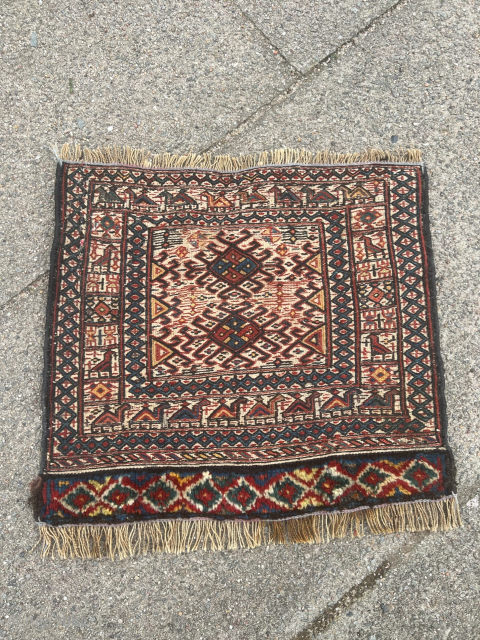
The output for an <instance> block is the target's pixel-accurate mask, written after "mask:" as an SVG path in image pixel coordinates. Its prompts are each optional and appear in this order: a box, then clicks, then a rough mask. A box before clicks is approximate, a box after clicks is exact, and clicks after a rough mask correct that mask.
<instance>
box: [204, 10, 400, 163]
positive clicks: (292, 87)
mask: <svg viewBox="0 0 480 640" xmlns="http://www.w3.org/2000/svg"><path fill="white" fill-rule="evenodd" d="M409 1H410V0H397V2H395V4H393V5H391V6H390V7H388V9H385V11H384V12H383V13H381V14H379V15H378V16H375V17H374V18H372V19H371V20H370V22H368V23H367V24H366V25H365V26H363V27H362V28H361V29H359V30H358V31H357V32H356V33H355V34H354V35H352V36H351V37H350V38H349V39H348V40H345V41H344V42H342V43H341V44H340V45H339V46H338V47H337V48H336V49H335V50H334V51H332V52H330V53H329V54H328V55H326V56H324V57H323V58H322V59H321V60H319V61H318V62H316V63H315V64H314V65H313V66H311V67H310V68H309V69H308V70H307V71H306V72H305V73H301V72H299V71H298V70H297V69H296V67H293V68H294V69H295V70H296V71H297V76H298V74H300V77H297V78H296V79H295V80H294V81H293V82H291V83H290V84H289V85H288V86H287V87H286V88H285V89H282V90H281V91H278V92H277V93H276V94H275V95H274V96H273V97H272V98H271V99H270V100H268V101H267V102H265V103H264V104H262V105H260V106H259V107H258V108H257V109H255V110H254V111H253V112H251V113H250V114H249V115H248V116H246V117H245V118H244V119H243V120H242V121H241V122H240V123H239V124H237V125H236V126H235V127H233V128H232V129H230V131H228V132H227V133H226V134H225V135H224V136H223V137H222V138H220V140H217V141H216V142H212V144H210V145H209V146H208V147H205V148H204V149H203V150H202V152H203V153H207V152H212V151H214V150H216V149H217V148H219V147H221V146H222V145H223V144H225V143H226V142H227V141H228V140H230V139H231V138H233V137H234V136H235V135H238V134H239V133H240V132H241V131H242V130H244V129H245V128H246V127H247V126H248V125H250V124H253V123H254V122H256V121H257V120H259V119H260V118H261V117H262V115H263V114H265V113H267V112H268V111H269V110H270V109H271V108H272V107H274V106H278V105H279V104H281V103H282V102H284V101H285V100H286V99H287V98H288V97H289V96H290V95H291V94H292V93H294V92H295V91H296V90H297V89H298V88H299V87H301V86H302V84H304V83H306V82H307V81H309V80H310V79H311V78H312V77H314V76H315V75H316V74H317V72H319V71H321V69H322V66H323V65H324V64H325V63H327V62H329V61H330V60H335V59H336V58H337V56H338V55H339V54H340V53H341V52H342V51H343V50H344V49H346V48H347V47H348V46H350V45H351V44H352V43H353V42H354V40H355V39H356V38H358V37H359V36H361V35H363V34H365V33H367V32H368V31H370V30H371V29H372V28H373V27H375V26H376V25H377V24H378V23H379V22H380V21H381V20H383V19H385V18H386V17H388V16H389V15H390V14H392V13H394V12H395V11H396V10H397V9H398V8H399V7H401V6H402V5H404V4H407V3H408V2H409ZM236 6H237V5H236ZM239 11H240V12H241V14H242V15H245V14H244V13H243V11H241V10H240V9H239ZM246 19H248V20H249V21H250V22H251V23H252V24H253V25H254V26H255V28H256V29H258V30H259V31H260V32H261V33H262V34H263V31H261V29H259V27H257V26H256V25H255V23H254V22H253V21H252V20H251V19H250V18H249V17H248V16H247V17H246ZM263 35H264V37H265V38H266V39H267V40H268V42H269V43H270V40H269V39H268V37H267V36H266V35H265V34H263ZM270 44H271V43H270ZM272 46H273V45H272ZM277 50H278V49H277ZM282 58H283V59H284V60H286V58H285V56H283V54H282ZM286 61H287V63H288V64H289V65H290V66H293V65H292V64H291V63H290V62H288V60H286Z"/></svg>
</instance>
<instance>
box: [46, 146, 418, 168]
mask: <svg viewBox="0 0 480 640" xmlns="http://www.w3.org/2000/svg"><path fill="white" fill-rule="evenodd" d="M53 153H54V155H55V157H56V159H57V161H58V162H60V163H62V162H83V163H86V164H112V165H128V166H134V167H140V168H146V169H184V168H190V169H211V170H213V171H240V170H245V169H251V168H254V167H261V166H269V165H290V164H354V163H363V162H382V161H384V162H400V163H416V164H417V163H421V161H422V154H421V151H420V150H419V149H403V148H398V149H395V150H386V149H365V150H364V151H360V152H357V153H337V152H335V151H329V150H325V151H308V150H306V149H270V150H268V151H262V152H261V153H253V154H249V155H242V156H231V155H218V156H214V155H212V154H211V153H194V152H192V151H190V152H189V153H185V154H177V153H168V152H165V153H152V152H150V151H148V150H146V149H133V148H131V147H117V146H114V147H98V148H97V149H91V148H89V147H82V146H81V145H79V144H68V143H66V144H64V145H63V146H62V148H61V149H60V150H58V149H57V148H56V147H55V148H53Z"/></svg>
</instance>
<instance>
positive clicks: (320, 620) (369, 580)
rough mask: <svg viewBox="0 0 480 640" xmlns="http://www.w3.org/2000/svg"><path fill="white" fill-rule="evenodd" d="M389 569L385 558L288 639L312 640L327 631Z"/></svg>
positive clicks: (388, 563)
mask: <svg viewBox="0 0 480 640" xmlns="http://www.w3.org/2000/svg"><path fill="white" fill-rule="evenodd" d="M389 571H390V562H389V561H388V560H386V561H385V562H382V564H381V565H380V566H379V567H377V568H376V569H375V571H372V572H371V573H369V574H368V575H366V576H365V578H364V579H363V580H362V581H361V582H359V583H358V584H356V585H355V586H354V587H352V588H351V589H349V590H348V591H347V592H346V593H345V594H344V595H343V596H342V597H341V598H340V600H337V602H335V603H334V604H332V605H329V606H328V607H327V608H326V609H325V610H324V611H323V612H322V613H321V614H320V615H319V616H317V617H316V618H315V619H314V620H312V622H310V624H309V625H308V626H306V627H305V628H304V629H302V630H301V631H300V632H299V633H297V634H296V635H294V636H293V637H292V638H290V640H313V638H315V637H316V636H317V635H318V634H319V633H322V632H324V631H327V629H328V628H329V627H331V626H332V624H333V623H334V622H335V620H336V619H337V618H338V617H339V616H340V615H341V614H342V613H343V611H344V610H345V609H346V608H347V607H349V606H351V605H352V604H354V603H355V602H357V600H360V598H362V597H363V595H364V594H365V593H366V592H367V591H368V590H369V589H371V588H372V587H373V586H375V585H376V584H377V582H378V581H379V580H381V579H382V578H384V577H385V576H386V575H387V573H388V572H389Z"/></svg>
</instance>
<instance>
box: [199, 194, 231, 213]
mask: <svg viewBox="0 0 480 640" xmlns="http://www.w3.org/2000/svg"><path fill="white" fill-rule="evenodd" d="M200 195H202V196H205V198H206V199H207V202H208V208H209V209H223V210H225V209H231V208H232V207H233V206H234V204H233V202H230V200H228V198H226V197H225V191H220V193H219V194H218V196H214V195H212V194H211V193H210V192H209V191H203V192H202V193H201V194H200Z"/></svg>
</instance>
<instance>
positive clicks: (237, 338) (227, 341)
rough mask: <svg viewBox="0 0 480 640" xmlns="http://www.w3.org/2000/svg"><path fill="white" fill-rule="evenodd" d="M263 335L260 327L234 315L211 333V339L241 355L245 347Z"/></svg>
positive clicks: (219, 324) (220, 323)
mask: <svg viewBox="0 0 480 640" xmlns="http://www.w3.org/2000/svg"><path fill="white" fill-rule="evenodd" d="M261 334H262V331H261V329H260V327H258V326H257V325H256V324H255V323H254V322H252V321H251V320H247V319H246V318H244V317H243V316H241V315H238V314H232V315H231V316H229V317H228V318H226V319H225V320H222V321H221V322H219V323H218V325H217V326H216V327H215V328H214V329H213V331H211V332H210V334H209V338H210V339H211V340H213V341H214V342H216V343H217V344H218V345H220V346H221V347H227V348H228V349H230V350H231V351H234V352H235V353H240V351H243V349H245V347H247V346H248V345H251V344H252V343H253V342H255V340H256V339H257V338H259V337H260V336H261Z"/></svg>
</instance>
